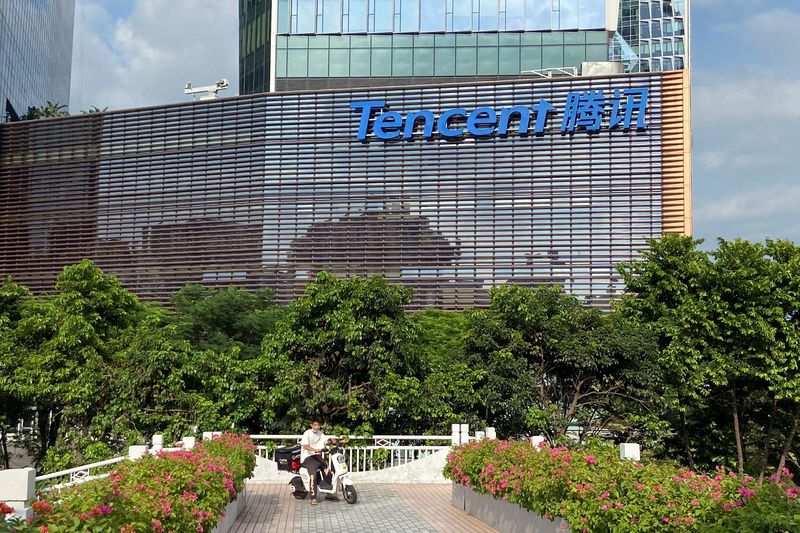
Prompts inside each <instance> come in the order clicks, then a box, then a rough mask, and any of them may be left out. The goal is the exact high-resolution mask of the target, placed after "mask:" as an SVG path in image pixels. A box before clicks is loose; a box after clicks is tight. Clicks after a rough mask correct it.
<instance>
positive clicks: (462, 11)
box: [447, 0, 472, 31]
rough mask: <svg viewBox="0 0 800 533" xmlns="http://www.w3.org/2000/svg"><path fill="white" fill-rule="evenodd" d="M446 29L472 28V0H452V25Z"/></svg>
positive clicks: (465, 29) (463, 29) (467, 29)
mask: <svg viewBox="0 0 800 533" xmlns="http://www.w3.org/2000/svg"><path fill="white" fill-rule="evenodd" d="M447 30H448V31H470V30H472V2H471V1H464V0H453V27H452V29H451V28H447Z"/></svg>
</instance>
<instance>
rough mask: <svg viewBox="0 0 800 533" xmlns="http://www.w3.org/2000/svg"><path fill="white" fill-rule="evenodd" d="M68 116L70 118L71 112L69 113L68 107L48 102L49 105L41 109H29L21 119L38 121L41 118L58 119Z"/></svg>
mask: <svg viewBox="0 0 800 533" xmlns="http://www.w3.org/2000/svg"><path fill="white" fill-rule="evenodd" d="M67 116H69V112H68V111H67V106H66V105H64V104H59V103H58V102H55V103H54V102H50V101H48V102H47V104H45V105H43V106H41V107H29V108H28V112H27V113H25V114H24V115H22V116H21V117H20V118H21V119H22V120H38V119H41V118H57V117H67Z"/></svg>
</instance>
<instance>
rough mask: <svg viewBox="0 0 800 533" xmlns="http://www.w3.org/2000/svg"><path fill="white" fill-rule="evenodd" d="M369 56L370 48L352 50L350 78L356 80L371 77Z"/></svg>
mask: <svg viewBox="0 0 800 533" xmlns="http://www.w3.org/2000/svg"><path fill="white" fill-rule="evenodd" d="M369 56H370V52H369V48H352V49H351V50H350V76H352V77H354V78H361V77H367V76H369V74H370V69H369Z"/></svg>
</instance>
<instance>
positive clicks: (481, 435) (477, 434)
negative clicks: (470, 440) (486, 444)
mask: <svg viewBox="0 0 800 533" xmlns="http://www.w3.org/2000/svg"><path fill="white" fill-rule="evenodd" d="M485 438H486V432H485V431H475V440H483V439H485Z"/></svg>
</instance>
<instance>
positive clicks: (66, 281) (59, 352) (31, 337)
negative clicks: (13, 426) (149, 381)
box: [14, 260, 144, 461]
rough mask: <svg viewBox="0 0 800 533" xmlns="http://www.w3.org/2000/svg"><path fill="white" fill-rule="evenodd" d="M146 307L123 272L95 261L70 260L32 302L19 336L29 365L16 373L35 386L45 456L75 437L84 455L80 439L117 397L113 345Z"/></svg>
mask: <svg viewBox="0 0 800 533" xmlns="http://www.w3.org/2000/svg"><path fill="white" fill-rule="evenodd" d="M143 310H144V308H143V307H142V306H141V304H139V302H138V300H137V299H136V297H135V296H133V295H132V294H131V293H129V292H128V291H126V290H125V289H123V288H122V287H121V286H120V285H119V282H118V281H117V279H116V278H114V277H113V276H106V275H104V274H103V273H102V271H100V269H98V268H97V267H95V266H94V265H93V264H92V263H91V261H88V260H84V261H81V262H80V263H78V264H75V265H71V266H67V267H65V268H64V270H63V271H62V273H61V274H60V275H59V276H58V278H57V281H56V286H55V292H54V293H53V294H52V295H51V296H50V297H48V298H46V299H44V300H43V301H39V302H34V303H32V304H30V305H28V306H27V312H26V313H25V315H24V316H23V317H22V318H21V319H20V321H19V324H18V327H17V335H16V338H17V340H18V346H19V347H20V349H21V350H22V351H23V358H24V359H23V364H22V365H21V366H20V367H19V368H18V369H17V371H16V372H15V375H14V379H15V380H16V381H17V382H19V383H24V384H26V386H28V387H30V388H31V390H32V391H33V398H32V401H33V404H34V405H35V406H36V411H37V415H38V416H37V418H38V424H39V427H38V433H39V450H38V454H37V460H38V461H42V460H43V459H44V457H45V454H46V453H47V449H48V448H49V447H51V446H53V445H55V444H56V442H57V441H58V440H59V439H65V438H67V437H68V435H67V432H66V431H65V430H66V429H69V432H70V437H71V438H68V439H67V440H68V441H69V443H68V444H69V445H70V446H71V448H72V451H73V452H74V453H75V454H76V456H77V459H78V460H80V459H81V450H80V445H79V443H78V441H79V440H80V439H81V438H86V437H88V434H89V430H90V426H91V421H92V419H93V418H94V416H95V415H96V414H97V413H98V412H99V411H100V410H102V409H103V408H104V406H105V404H106V403H107V402H108V399H109V386H108V381H109V373H108V362H109V361H110V359H111V355H112V354H111V351H110V349H109V343H110V341H112V340H113V339H114V338H116V336H117V335H119V333H120V332H121V331H123V330H124V329H126V328H128V327H131V326H132V325H133V324H135V323H136V322H137V321H138V320H139V319H140V318H141V315H142V313H143Z"/></svg>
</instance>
